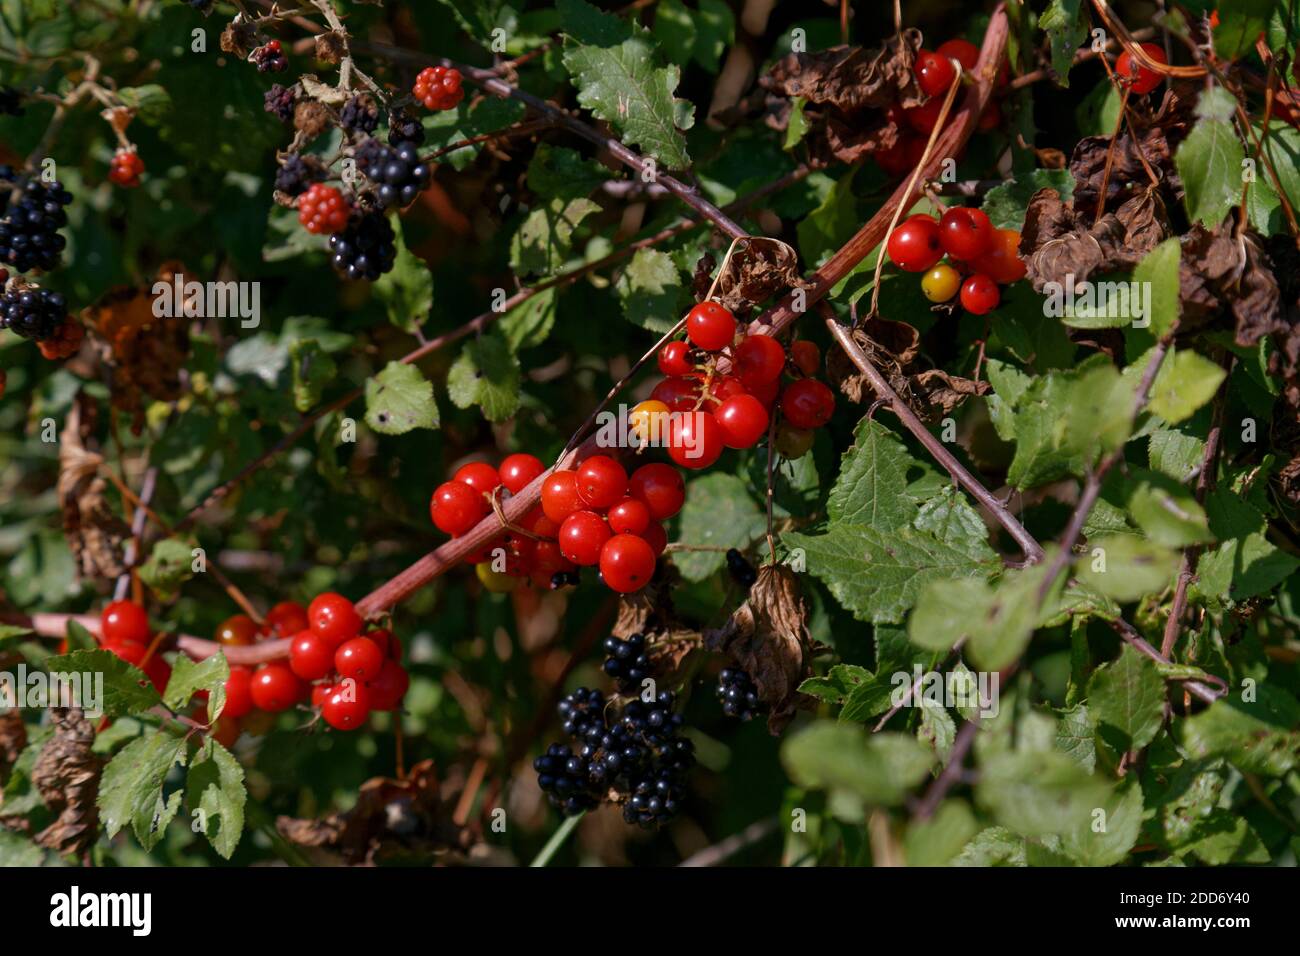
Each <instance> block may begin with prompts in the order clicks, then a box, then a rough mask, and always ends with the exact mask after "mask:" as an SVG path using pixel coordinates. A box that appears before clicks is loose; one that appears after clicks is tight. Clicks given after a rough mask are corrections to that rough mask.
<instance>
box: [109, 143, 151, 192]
mask: <svg viewBox="0 0 1300 956" xmlns="http://www.w3.org/2000/svg"><path fill="white" fill-rule="evenodd" d="M143 175H144V160H143V159H141V158H140V154H139V153H137V152H136V151H135V150H134V149H127V148H125V147H124V148H122V149H119V150H118V151H117V152H116V153H114V154H113V161H112V162H111V163H109V166H108V181H109V182H111V183H113V184H114V185H115V186H121V187H122V188H123V189H135V188H136V187H137V186H139V185H140V177H141V176H143Z"/></svg>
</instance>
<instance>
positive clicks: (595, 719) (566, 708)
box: [556, 687, 605, 740]
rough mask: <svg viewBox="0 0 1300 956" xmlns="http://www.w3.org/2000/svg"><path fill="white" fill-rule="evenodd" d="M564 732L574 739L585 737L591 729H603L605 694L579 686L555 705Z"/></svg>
mask: <svg viewBox="0 0 1300 956" xmlns="http://www.w3.org/2000/svg"><path fill="white" fill-rule="evenodd" d="M556 710H557V711H558V713H559V715H560V720H561V721H562V722H563V725H564V732H565V733H566V734H568V735H569V736H570V737H572V738H573V739H574V740H578V739H580V738H585V737H586V736H587V734H588V733H589V732H591V731H592V730H602V731H603V730H604V729H605V695H604V694H602V693H601V692H600V691H598V690H590V689H588V688H586V687H579V688H578V689H577V690H575V691H574V692H573V693H572V694H570V695H569V696H567V697H565V698H564V699H563V700H562V701H560V703H559V704H558V705H557V707H556Z"/></svg>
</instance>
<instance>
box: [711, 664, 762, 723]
mask: <svg viewBox="0 0 1300 956" xmlns="http://www.w3.org/2000/svg"><path fill="white" fill-rule="evenodd" d="M718 700H719V701H721V703H722V712H723V713H724V714H726V715H727V716H728V717H739V718H740V719H741V720H753V719H754V718H755V717H757V716H758V715H759V714H761V713H762V712H763V702H762V701H761V700H759V699H758V688H757V687H756V686H755V685H754V681H753V679H752V678H751V677H750V676H749V675H748V674H747V673H745V672H744V671H743V670H741V669H740V668H739V667H724V668H723V669H722V673H721V674H719V675H718Z"/></svg>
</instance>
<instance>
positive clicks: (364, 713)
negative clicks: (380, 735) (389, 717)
mask: <svg viewBox="0 0 1300 956" xmlns="http://www.w3.org/2000/svg"><path fill="white" fill-rule="evenodd" d="M370 699H371V692H370V690H369V688H367V687H366V685H365V684H363V683H361V682H360V681H357V680H342V681H339V682H338V683H337V684H335V685H334V687H333V689H332V690H331V691H330V693H329V695H328V696H327V697H326V698H325V703H324V704H322V705H321V709H320V715H321V717H322V719H324V721H325V723H327V724H329V725H330V726H331V727H333V728H334V729H335V730H356V729H357V728H358V727H360V726H361V725H362V724H364V723H365V722H366V718H367V717H369V716H370Z"/></svg>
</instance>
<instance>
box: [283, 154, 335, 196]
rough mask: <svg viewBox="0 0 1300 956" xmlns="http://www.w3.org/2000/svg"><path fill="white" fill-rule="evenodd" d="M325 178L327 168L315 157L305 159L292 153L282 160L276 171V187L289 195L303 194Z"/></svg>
mask: <svg viewBox="0 0 1300 956" xmlns="http://www.w3.org/2000/svg"><path fill="white" fill-rule="evenodd" d="M324 178H325V170H324V169H323V168H322V167H321V165H320V163H319V162H317V161H316V160H315V159H303V158H302V157H301V156H299V155H298V154H297V153H290V154H289V155H288V156H286V157H285V158H284V159H283V160H281V162H280V168H279V169H278V170H276V173H275V188H276V189H277V190H279V191H280V192H282V193H284V194H285V195H287V196H301V195H302V194H303V193H305V192H306V191H307V190H308V189H309V188H310V187H311V185H312V183H318V182H320V181H321V180H322V179H324Z"/></svg>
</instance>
